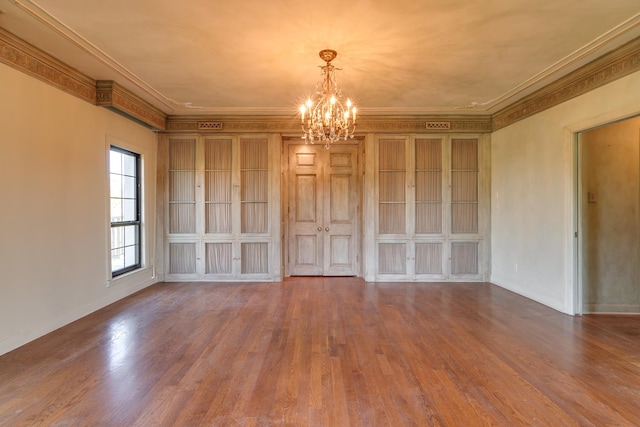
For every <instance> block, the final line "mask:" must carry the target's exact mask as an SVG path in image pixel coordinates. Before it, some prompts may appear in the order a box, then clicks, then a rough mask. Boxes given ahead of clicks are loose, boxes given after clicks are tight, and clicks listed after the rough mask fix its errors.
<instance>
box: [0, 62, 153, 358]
mask: <svg viewBox="0 0 640 427" xmlns="http://www.w3.org/2000/svg"><path fill="white" fill-rule="evenodd" d="M108 139H109V140H111V141H113V140H115V141H120V142H122V143H123V144H129V145H130V147H131V148H133V149H135V150H138V151H140V152H142V155H143V162H144V167H145V176H144V181H143V185H144V192H145V201H146V203H145V206H144V209H145V217H146V221H147V224H146V225H147V227H146V230H147V231H149V232H148V233H147V235H146V237H147V238H146V246H147V248H149V249H150V252H148V253H147V256H148V260H147V263H146V264H147V268H146V269H144V270H143V271H141V272H139V273H137V274H134V275H130V276H128V277H126V278H124V279H122V280H119V281H114V282H112V283H110V284H109V285H110V286H108V279H109V273H108V257H109V252H108V234H107V233H108V221H109V217H108V208H107V194H108V181H107V175H106V165H107V157H106V155H107V150H108V144H107V140H108ZM155 171H156V136H155V134H154V133H153V132H152V131H150V130H149V129H147V128H145V127H143V126H141V125H139V124H136V123H134V122H132V121H130V120H128V119H126V118H124V117H122V116H120V115H118V114H115V113H113V112H111V111H109V110H107V109H104V108H101V107H96V106H93V105H91V104H89V103H87V102H85V101H83V100H81V99H79V98H76V97H74V96H72V95H69V94H67V93H65V92H63V91H60V90H58V89H55V88H54V87H52V86H50V85H48V84H45V83H43V82H41V81H39V80H36V79H33V78H31V77H29V76H27V75H25V74H23V73H21V72H19V71H17V70H14V69H13V68H10V67H7V66H5V65H2V64H0V354H3V353H5V352H7V351H10V350H12V349H13V348H16V347H18V346H20V345H22V344H24V343H26V342H28V341H31V340H33V339H35V338H37V337H39V336H41V335H44V334H45V333H47V332H50V331H52V330H54V329H56V328H58V327H60V326H63V325H65V324H67V323H69V322H71V321H73V320H76V319H78V318H80V317H82V316H84V315H86V314H88V313H90V312H92V311H95V310H97V309H99V308H102V307H104V306H106V305H108V304H110V303H112V302H114V301H116V300H118V299H120V298H122V297H124V296H126V295H129V294H131V293H133V292H135V291H137V290H139V289H142V288H143V287H145V286H148V285H150V284H152V283H154V282H155V281H156V280H155V277H154V276H153V268H152V267H153V266H152V264H153V259H154V254H153V248H154V247H155V233H153V230H154V229H155V217H156V212H155V192H156V191H155ZM149 260H150V261H149Z"/></svg>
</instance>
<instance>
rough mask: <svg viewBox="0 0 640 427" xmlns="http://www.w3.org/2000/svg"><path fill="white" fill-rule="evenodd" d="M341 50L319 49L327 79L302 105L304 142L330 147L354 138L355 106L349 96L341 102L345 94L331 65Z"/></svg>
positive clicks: (319, 83)
mask: <svg viewBox="0 0 640 427" xmlns="http://www.w3.org/2000/svg"><path fill="white" fill-rule="evenodd" d="M337 55H338V52H336V51H335V50H331V49H324V50H321V51H320V58H322V60H323V61H325V62H326V63H327V65H322V66H320V68H322V74H323V76H324V80H323V81H321V82H318V84H317V85H316V93H315V96H314V97H313V98H309V99H308V100H307V102H306V103H304V104H303V105H302V106H300V115H301V120H302V131H303V132H304V136H303V137H302V139H304V142H305V144H314V143H316V142H318V143H324V145H325V147H326V148H327V149H328V148H329V147H330V145H331V144H333V143H334V142H337V141H339V140H340V139H343V140H345V141H346V140H347V138H353V131H354V130H355V128H356V107H355V106H354V105H353V104H352V103H351V100H350V99H347V101H346V103H344V104H343V102H342V94H341V92H340V88H339V87H338V84H337V83H336V78H335V75H334V71H335V70H339V69H340V68H336V67H334V66H333V65H331V61H333V60H334V59H335V57H336V56H337Z"/></svg>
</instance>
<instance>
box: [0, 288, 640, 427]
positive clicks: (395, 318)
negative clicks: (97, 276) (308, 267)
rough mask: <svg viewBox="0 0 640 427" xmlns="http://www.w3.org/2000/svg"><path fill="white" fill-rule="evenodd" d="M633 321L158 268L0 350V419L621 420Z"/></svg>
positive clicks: (406, 291)
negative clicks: (142, 281)
mask: <svg viewBox="0 0 640 427" xmlns="http://www.w3.org/2000/svg"><path fill="white" fill-rule="evenodd" d="M639 338H640V317H635V316H628V315H625V316H609V315H597V316H596V315H593V316H581V317H571V316H566V315H563V314H560V313H558V312H556V311H554V310H552V309H550V308H548V307H544V306H542V305H540V304H537V303H535V302H533V301H531V300H528V299H526V298H523V297H520V296H518V295H515V294H513V293H511V292H508V291H506V290H504V289H501V288H498V287H496V286H493V285H490V284H486V283H365V282H364V281H362V280H361V279H358V278H309V277H300V278H291V279H287V280H285V281H284V282H278V283H159V284H156V285H154V286H152V287H150V288H147V289H145V290H144V291H141V292H139V293H137V294H135V295H132V296H131V297H128V298H126V299H124V300H122V301H119V302H117V303H115V304H112V305H110V306H108V307H106V308H104V309H102V310H100V311H98V312H96V313H93V314H91V315H89V316H87V317H85V318H83V319H80V320H79V321H77V322H74V323H72V324H70V325H67V326H65V327H63V328H61V329H59V330H57V331H54V332H52V333H51V334H48V335H46V336H45V337H42V338H40V339H38V340H35V341H33V342H31V343H29V344H27V345H25V346H23V347H21V348H19V349H16V350H14V351H12V352H10V353H7V354H5V355H3V356H0V425H2V426H4V425H7V426H40V425H41V426H50V425H73V426H95V425H100V426H130V425H135V426H196V425H206V426H225V427H226V426H236V425H237V426H274V425H276V426H341V427H342V426H394V427H395V426H405V425H406V426H460V425H464V426H549V425H554V426H555V425H562V426H571V425H576V426H637V425H638V420H640V403H639V402H640V339H639Z"/></svg>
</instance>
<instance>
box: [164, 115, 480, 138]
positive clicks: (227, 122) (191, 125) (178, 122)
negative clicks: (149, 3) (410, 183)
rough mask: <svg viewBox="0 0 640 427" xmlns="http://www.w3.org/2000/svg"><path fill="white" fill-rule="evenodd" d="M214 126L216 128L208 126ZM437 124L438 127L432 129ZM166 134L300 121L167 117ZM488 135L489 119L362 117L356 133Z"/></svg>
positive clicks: (266, 128) (272, 128)
mask: <svg viewBox="0 0 640 427" xmlns="http://www.w3.org/2000/svg"><path fill="white" fill-rule="evenodd" d="M211 123H215V126H212V125H210V124H211ZM433 123H438V124H439V125H438V126H433ZM443 123H446V126H445V125H444V124H443ZM166 131H167V132H168V133H180V132H189V133H193V132H198V133H222V132H231V133H235V132H280V133H291V134H294V135H297V134H301V132H302V130H301V128H300V119H299V118H298V117H297V116H278V115H263V116H237V115H228V116H227V115H219V116H207V115H203V116H169V117H167V125H166ZM367 132H376V133H385V132H389V133H398V132H401V133H406V132H410V133H440V134H441V133H489V132H491V116H489V115H446V114H442V115H433V114H430V115H413V116H394V115H380V116H364V115H363V116H361V118H360V119H359V120H358V122H357V127H356V133H367Z"/></svg>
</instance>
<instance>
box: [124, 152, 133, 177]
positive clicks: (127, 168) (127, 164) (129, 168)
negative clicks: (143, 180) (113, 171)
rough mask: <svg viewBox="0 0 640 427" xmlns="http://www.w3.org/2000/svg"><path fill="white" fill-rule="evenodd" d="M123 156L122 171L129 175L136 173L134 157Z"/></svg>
mask: <svg viewBox="0 0 640 427" xmlns="http://www.w3.org/2000/svg"><path fill="white" fill-rule="evenodd" d="M123 157H124V159H123V160H124V168H123V171H122V173H123V174H125V175H129V176H135V175H136V158H135V157H133V156H129V155H125V156H123Z"/></svg>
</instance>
